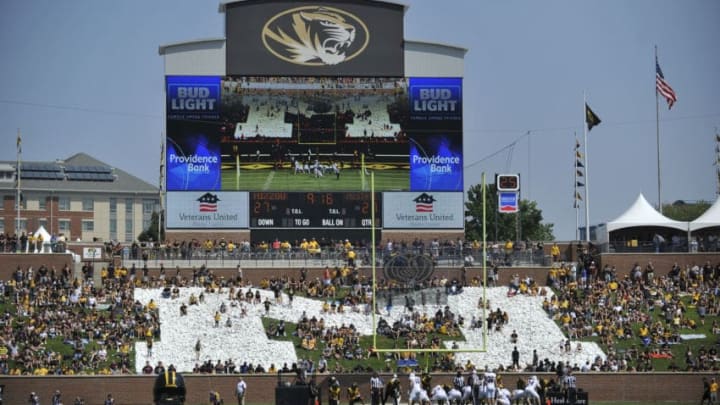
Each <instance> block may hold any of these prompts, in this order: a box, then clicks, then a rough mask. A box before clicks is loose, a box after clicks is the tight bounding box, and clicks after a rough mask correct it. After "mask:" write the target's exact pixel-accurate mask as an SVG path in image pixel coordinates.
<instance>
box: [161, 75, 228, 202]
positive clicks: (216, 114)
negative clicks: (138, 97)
mask: <svg viewBox="0 0 720 405" xmlns="http://www.w3.org/2000/svg"><path fill="white" fill-rule="evenodd" d="M166 95H167V104H166V112H167V124H166V128H167V137H166V142H167V147H166V153H165V164H166V166H167V170H166V175H167V179H166V187H167V190H168V191H185V190H198V191H199V190H220V183H221V182H220V168H221V158H220V140H219V138H218V136H217V134H216V133H217V127H218V125H217V120H218V119H219V118H220V107H221V106H220V102H221V97H220V77H217V76H168V77H166Z"/></svg>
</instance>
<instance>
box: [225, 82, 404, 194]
mask: <svg viewBox="0 0 720 405" xmlns="http://www.w3.org/2000/svg"><path fill="white" fill-rule="evenodd" d="M222 106H223V108H222V114H221V120H222V122H223V129H222V130H223V136H222V141H221V143H220V150H221V155H222V166H221V189H222V190H270V191H273V190H276V191H306V190H317V191H353V190H369V189H370V181H371V180H370V179H371V174H372V176H373V177H374V184H375V189H376V190H378V191H385V190H408V189H409V187H410V162H409V154H410V146H409V141H408V136H407V133H406V130H405V129H406V125H407V123H408V121H409V101H408V91H407V81H406V79H404V78H288V77H272V78H268V77H239V78H224V79H223V80H222Z"/></svg>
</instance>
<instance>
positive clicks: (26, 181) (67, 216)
mask: <svg viewBox="0 0 720 405" xmlns="http://www.w3.org/2000/svg"><path fill="white" fill-rule="evenodd" d="M16 168H17V162H14V161H5V162H0V196H2V203H1V204H0V233H7V234H9V235H12V234H15V233H17V234H18V235H20V234H22V233H23V232H26V233H27V232H35V231H36V230H37V229H39V228H40V227H41V226H43V227H44V228H45V229H46V230H47V231H48V232H49V233H50V234H51V235H61V234H62V235H64V236H65V237H66V238H68V239H70V240H77V239H80V240H83V241H92V240H103V241H108V240H118V241H125V242H127V241H132V240H135V239H136V238H137V236H138V234H139V233H140V232H142V231H143V230H144V229H146V228H147V227H148V226H149V224H150V220H151V217H152V214H153V213H154V212H156V211H157V210H158V209H159V190H158V188H157V187H156V186H153V185H152V184H149V183H147V182H145V181H143V180H141V179H139V178H137V177H135V176H133V175H131V174H129V173H127V172H125V171H123V170H121V169H118V168H115V167H111V166H110V165H108V164H106V163H104V162H101V161H99V160H97V159H95V158H93V157H92V156H89V155H87V154H85V153H77V154H75V155H73V156H70V157H68V158H67V159H64V160H56V161H50V162H37V161H27V162H26V161H21V163H20V190H21V195H22V198H21V200H20V210H19V211H18V209H17V206H16V197H17V192H16V191H17V189H16V187H17V183H16V181H17V170H16ZM18 214H19V215H18ZM18 217H19V221H18ZM18 222H19V227H18Z"/></svg>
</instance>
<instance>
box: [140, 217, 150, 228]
mask: <svg viewBox="0 0 720 405" xmlns="http://www.w3.org/2000/svg"><path fill="white" fill-rule="evenodd" d="M151 223H152V220H151V219H150V218H143V225H142V226H143V230H148V229H149V228H150V224H151Z"/></svg>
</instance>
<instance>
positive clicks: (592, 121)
mask: <svg viewBox="0 0 720 405" xmlns="http://www.w3.org/2000/svg"><path fill="white" fill-rule="evenodd" d="M585 122H586V123H587V126H588V131H589V130H591V129H593V127H594V126H595V125H598V124H600V123H601V122H602V121H601V120H600V117H598V116H597V114H595V113H594V112H593V110H591V109H590V107H589V106H588V105H587V103H585Z"/></svg>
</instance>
